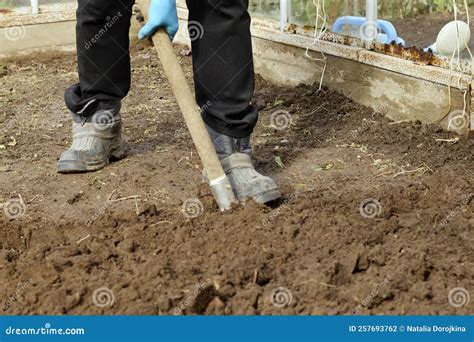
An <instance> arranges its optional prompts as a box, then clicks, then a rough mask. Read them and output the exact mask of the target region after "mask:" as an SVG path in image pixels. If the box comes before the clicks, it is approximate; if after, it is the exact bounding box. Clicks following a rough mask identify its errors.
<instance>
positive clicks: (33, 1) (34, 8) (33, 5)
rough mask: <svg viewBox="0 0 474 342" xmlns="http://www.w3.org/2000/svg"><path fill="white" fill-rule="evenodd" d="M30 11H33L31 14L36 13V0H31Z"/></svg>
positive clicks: (37, 5)
mask: <svg viewBox="0 0 474 342" xmlns="http://www.w3.org/2000/svg"><path fill="white" fill-rule="evenodd" d="M31 13H33V14H38V13H39V3H38V0H31Z"/></svg>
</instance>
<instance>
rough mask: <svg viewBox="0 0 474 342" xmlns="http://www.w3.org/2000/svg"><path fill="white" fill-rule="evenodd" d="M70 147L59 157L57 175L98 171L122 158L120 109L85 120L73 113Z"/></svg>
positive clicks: (107, 110) (104, 111)
mask: <svg viewBox="0 0 474 342" xmlns="http://www.w3.org/2000/svg"><path fill="white" fill-rule="evenodd" d="M72 117H73V123H72V139H73V140H72V145H71V147H70V148H69V149H68V150H66V151H65V152H63V153H62V154H61V157H60V158H59V162H58V172H59V173H77V172H87V171H97V170H100V169H102V168H103V167H105V166H106V165H107V164H109V163H110V161H112V160H119V159H122V158H124V157H125V155H126V147H125V142H124V141H123V139H122V120H121V115H120V107H119V108H116V109H100V110H98V111H97V112H96V113H95V114H94V115H92V116H89V117H84V116H81V115H77V114H74V113H73V114H72Z"/></svg>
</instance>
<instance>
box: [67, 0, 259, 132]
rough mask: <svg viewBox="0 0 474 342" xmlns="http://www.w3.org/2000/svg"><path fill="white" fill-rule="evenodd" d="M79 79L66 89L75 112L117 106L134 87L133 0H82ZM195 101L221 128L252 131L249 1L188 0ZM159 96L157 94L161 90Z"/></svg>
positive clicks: (208, 120)
mask: <svg viewBox="0 0 474 342" xmlns="http://www.w3.org/2000/svg"><path fill="white" fill-rule="evenodd" d="M78 2H79V8H78V10H77V27H76V35H77V58H78V66H79V83H78V84H75V85H73V86H71V87H70V88H68V89H67V90H66V93H65V100H66V105H67V107H68V108H69V110H71V111H72V112H74V113H80V114H81V115H86V116H87V115H92V114H93V113H94V112H95V111H96V110H97V109H98V108H103V107H107V106H115V105H117V103H120V100H121V99H122V98H124V97H125V96H126V95H127V93H128V91H129V89H130V56H129V50H128V48H129V37H128V34H129V28H130V20H131V16H132V6H133V3H134V0H78ZM187 5H188V8H189V23H188V29H189V32H190V36H191V38H192V54H193V70H194V85H195V92H196V101H197V103H198V105H199V106H200V107H201V109H202V113H203V114H202V116H203V119H204V121H205V122H206V123H207V124H208V125H209V126H210V127H211V128H213V129H214V130H216V131H218V132H219V133H224V134H226V135H230V136H233V137H237V138H239V137H245V136H247V135H249V134H250V133H251V132H252V130H253V128H254V126H255V124H256V122H257V116H258V114H257V111H256V110H255V109H254V108H253V107H252V106H250V104H249V103H250V100H251V98H252V96H253V91H254V71H253V60H252V45H251V37H250V17H249V14H248V12H247V7H248V0H188V1H187ZM156 96H159V94H157V95H156Z"/></svg>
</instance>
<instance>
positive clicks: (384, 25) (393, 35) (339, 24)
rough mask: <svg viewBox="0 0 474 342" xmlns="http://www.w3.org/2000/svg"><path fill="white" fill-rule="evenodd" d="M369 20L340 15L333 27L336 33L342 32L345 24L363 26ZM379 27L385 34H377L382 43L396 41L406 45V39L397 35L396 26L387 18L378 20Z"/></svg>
mask: <svg viewBox="0 0 474 342" xmlns="http://www.w3.org/2000/svg"><path fill="white" fill-rule="evenodd" d="M366 22H367V20H366V18H364V17H353V16H345V17H340V18H338V19H337V20H336V22H335V23H334V25H333V27H332V31H333V32H334V33H341V32H342V29H343V26H344V25H351V26H356V27H361V26H362V25H364V24H365V23H366ZM377 27H378V28H379V29H380V31H381V32H383V33H384V34H379V35H378V36H377V41H378V42H380V43H382V44H390V43H391V42H396V43H397V44H402V45H405V41H404V40H403V39H402V38H399V37H398V35H397V30H396V29H395V26H393V24H392V23H391V22H389V21H387V20H377Z"/></svg>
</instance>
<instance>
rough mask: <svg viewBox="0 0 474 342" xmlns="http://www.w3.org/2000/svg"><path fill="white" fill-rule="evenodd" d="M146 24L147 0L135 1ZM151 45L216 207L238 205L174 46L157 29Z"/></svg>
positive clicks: (162, 31) (222, 208)
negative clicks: (195, 151)
mask: <svg viewBox="0 0 474 342" xmlns="http://www.w3.org/2000/svg"><path fill="white" fill-rule="evenodd" d="M137 4H138V6H139V8H140V11H141V13H142V14H143V17H144V18H145V21H146V20H148V7H149V5H150V1H149V0H138V1H137ZM151 39H152V41H153V44H154V45H155V49H156V51H157V52H158V56H159V58H160V61H161V64H162V66H163V69H164V71H165V74H166V77H167V78H168V82H169V84H170V85H171V89H172V91H173V94H174V97H175V98H176V101H177V102H178V106H179V108H180V110H181V113H182V114H183V117H184V121H185V122H186V125H187V127H188V130H189V133H190V134H191V138H192V139H193V142H194V145H195V146H196V149H197V151H198V154H199V157H200V159H201V162H202V165H203V167H204V171H205V172H206V175H207V177H208V179H209V185H210V187H211V190H212V194H213V195H214V198H215V200H216V202H217V205H218V206H219V208H220V209H221V210H222V211H223V210H228V209H230V208H231V207H232V203H237V200H236V198H235V195H234V192H233V190H232V187H231V185H230V182H229V179H228V178H227V176H226V174H225V172H224V170H223V169H222V165H221V163H220V161H219V159H218V158H217V154H216V151H215V149H214V145H213V143H212V141H211V138H210V137H209V133H208V132H207V129H206V126H205V125H204V121H203V120H202V117H201V111H200V108H199V106H198V105H197V103H196V100H195V98H194V95H193V93H192V92H191V89H190V87H189V85H188V83H187V80H186V77H185V76H184V72H183V69H182V68H181V65H180V64H179V62H178V58H177V57H176V54H175V51H174V49H173V45H172V44H171V41H170V39H169V36H168V34H167V33H166V31H165V30H164V29H163V28H160V29H158V30H157V31H156V32H155V34H154V35H153V36H152V38H151Z"/></svg>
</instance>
